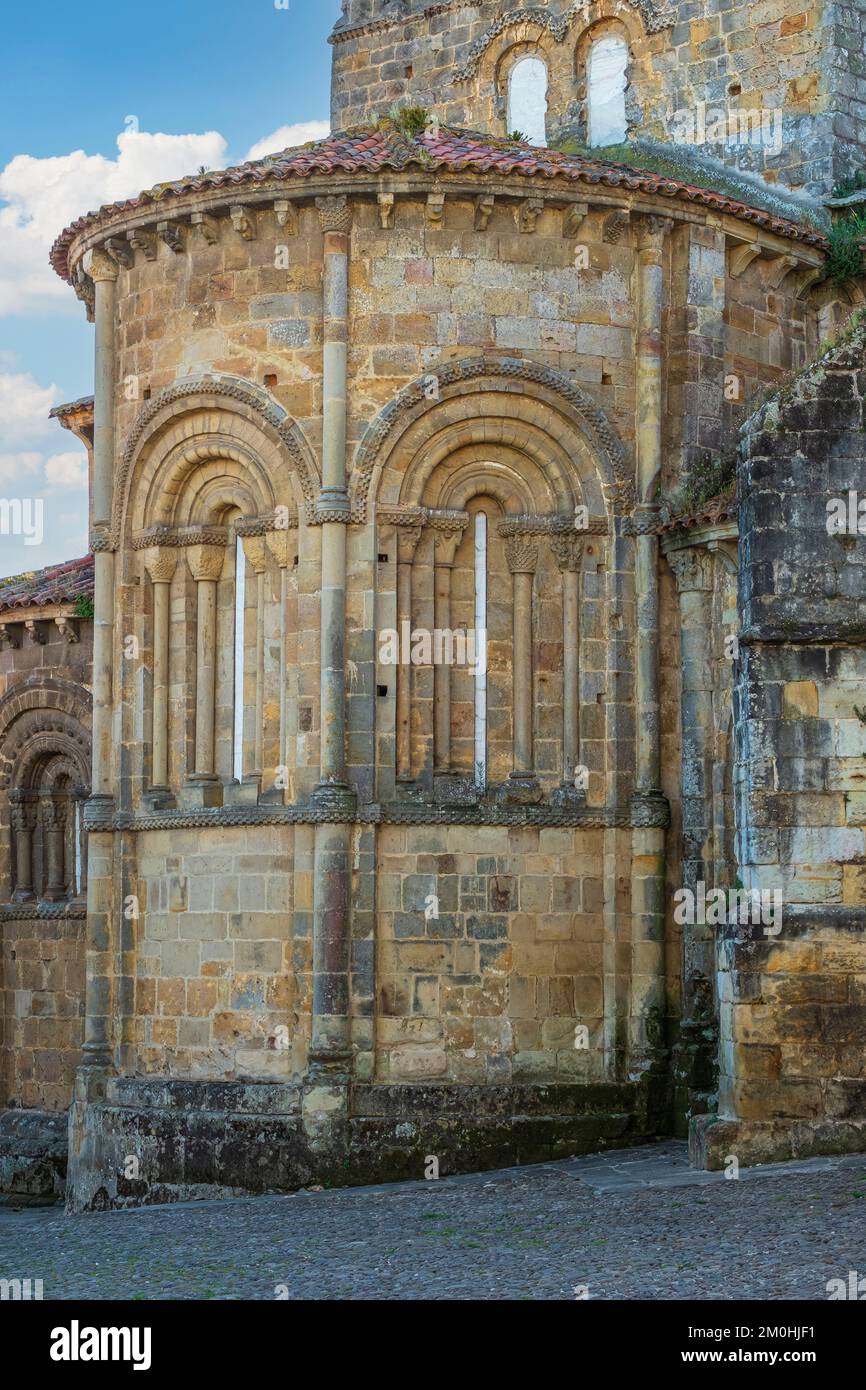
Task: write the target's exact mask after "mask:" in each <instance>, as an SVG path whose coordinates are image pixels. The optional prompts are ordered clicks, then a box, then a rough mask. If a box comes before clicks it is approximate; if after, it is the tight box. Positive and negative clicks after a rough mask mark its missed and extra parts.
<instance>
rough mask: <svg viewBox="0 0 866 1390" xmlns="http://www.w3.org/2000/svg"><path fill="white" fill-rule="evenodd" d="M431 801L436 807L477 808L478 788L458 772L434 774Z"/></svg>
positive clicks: (470, 779)
mask: <svg viewBox="0 0 866 1390" xmlns="http://www.w3.org/2000/svg"><path fill="white" fill-rule="evenodd" d="M433 800H434V801H435V803H436V805H437V806H477V804H478V786H477V784H476V783H475V782H474V781H473V779H472V778H471V777H466V776H463V775H462V774H461V773H459V772H446V771H445V770H442V771H439V772H434V773H433Z"/></svg>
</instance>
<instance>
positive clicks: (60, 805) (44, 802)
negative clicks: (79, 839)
mask: <svg viewBox="0 0 866 1390" xmlns="http://www.w3.org/2000/svg"><path fill="white" fill-rule="evenodd" d="M39 818H40V820H41V822H42V825H43V827H44V828H45V829H46V830H62V829H63V828H64V826H65V825H66V802H65V801H59V800H56V799H55V798H54V797H53V796H45V795H43V796H41V797H40V798H39Z"/></svg>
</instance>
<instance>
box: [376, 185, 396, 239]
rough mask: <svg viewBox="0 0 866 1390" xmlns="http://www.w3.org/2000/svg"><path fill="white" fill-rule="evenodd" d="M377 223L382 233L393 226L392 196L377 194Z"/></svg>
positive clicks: (390, 194) (391, 194)
mask: <svg viewBox="0 0 866 1390" xmlns="http://www.w3.org/2000/svg"><path fill="white" fill-rule="evenodd" d="M379 223H380V226H381V227H382V230H383V231H384V232H387V231H390V230H391V228H392V227H393V226H394V194H393V193H380V194H379Z"/></svg>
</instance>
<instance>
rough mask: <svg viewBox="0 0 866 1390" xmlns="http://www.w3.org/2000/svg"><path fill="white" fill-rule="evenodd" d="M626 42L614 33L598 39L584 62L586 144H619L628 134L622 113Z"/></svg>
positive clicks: (623, 108) (625, 83) (595, 145)
mask: <svg viewBox="0 0 866 1390" xmlns="http://www.w3.org/2000/svg"><path fill="white" fill-rule="evenodd" d="M627 67H628V45H627V44H626V42H625V40H624V39H621V38H618V37H617V36H616V35H615V34H611V35H608V36H607V38H604V39H599V40H598V41H597V42H596V43H594V44H593V45H592V47H591V49H590V50H589V61H588V63H587V107H588V116H587V124H588V127H589V144H590V146H592V147H593V148H595V147H597V146H599V145H621V144H622V142H623V141H624V140H625V139H626V138H627V137H628V122H627V121H626V115H625V89H626V85H627V79H626V69H627Z"/></svg>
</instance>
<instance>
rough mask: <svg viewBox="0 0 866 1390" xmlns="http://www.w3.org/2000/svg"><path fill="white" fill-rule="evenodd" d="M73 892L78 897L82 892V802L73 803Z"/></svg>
mask: <svg viewBox="0 0 866 1390" xmlns="http://www.w3.org/2000/svg"><path fill="white" fill-rule="evenodd" d="M72 856H73V870H72V893H73V896H74V897H76V898H77V897H78V894H79V893H80V892H81V802H80V801H78V800H77V799H76V800H75V801H74V802H73V803H72Z"/></svg>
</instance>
